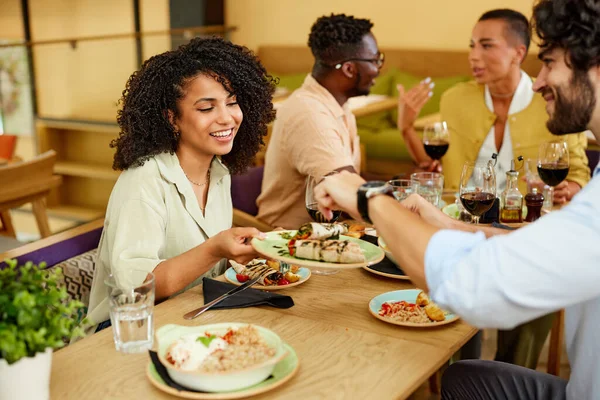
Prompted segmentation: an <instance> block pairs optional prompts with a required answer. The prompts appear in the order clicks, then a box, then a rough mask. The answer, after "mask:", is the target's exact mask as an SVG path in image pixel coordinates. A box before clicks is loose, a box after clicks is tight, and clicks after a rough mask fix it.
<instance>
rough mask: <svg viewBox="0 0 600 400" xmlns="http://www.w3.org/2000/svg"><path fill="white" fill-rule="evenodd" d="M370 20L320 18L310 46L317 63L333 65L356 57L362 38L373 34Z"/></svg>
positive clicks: (310, 37)
mask: <svg viewBox="0 0 600 400" xmlns="http://www.w3.org/2000/svg"><path fill="white" fill-rule="evenodd" d="M372 27H373V23H372V22H371V21H370V20H368V19H362V18H354V17H353V16H351V15H350V16H347V15H345V14H331V15H330V16H323V17H320V18H319V19H318V20H317V21H316V22H315V23H314V24H313V26H312V28H311V29H310V35H309V36H308V46H309V47H310V50H311V51H312V53H313V55H314V56H315V59H316V60H317V61H322V62H324V63H326V64H333V63H337V62H340V61H343V60H345V59H347V58H351V57H354V56H355V55H356V53H357V51H358V50H359V49H360V45H361V42H362V38H363V37H364V36H365V35H366V34H368V33H370V32H371V28H372Z"/></svg>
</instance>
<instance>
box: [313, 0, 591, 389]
mask: <svg viewBox="0 0 600 400" xmlns="http://www.w3.org/2000/svg"><path fill="white" fill-rule="evenodd" d="M533 22H534V25H535V29H536V31H537V34H538V37H540V38H541V46H540V50H541V51H540V59H541V60H542V61H543V63H544V65H543V68H542V70H541V72H540V74H539V76H538V78H537V80H536V82H535V84H534V86H533V89H534V90H535V91H537V92H540V93H541V94H542V95H543V97H544V99H545V100H546V101H547V106H546V110H547V112H548V114H549V116H550V118H549V120H548V124H547V126H548V129H549V130H550V131H551V132H552V133H554V134H557V135H562V134H567V133H571V132H581V131H584V130H585V129H590V130H591V131H592V132H593V133H594V136H595V137H596V139H599V140H600V1H599V0H540V1H538V3H537V4H536V6H535V7H534V10H533ZM599 170H600V168H597V169H596V173H597V174H596V175H595V177H594V178H593V179H592V180H591V181H590V183H589V184H588V185H587V186H586V187H585V188H584V189H583V190H582V191H581V192H580V193H579V194H577V195H576V196H575V197H574V198H573V200H572V201H571V203H570V204H569V205H568V206H566V207H564V208H563V209H562V210H560V211H555V212H552V213H550V214H549V215H547V216H544V217H543V218H541V219H540V220H539V221H537V222H535V223H534V224H531V225H528V226H526V227H524V228H521V229H519V230H517V231H515V232H511V233H510V234H505V235H502V233H506V231H503V230H498V229H494V228H485V227H481V226H475V225H467V224H463V223H460V222H458V221H454V220H452V219H450V218H449V217H446V216H444V215H443V214H442V213H441V212H439V210H437V209H435V208H433V207H430V206H428V204H427V203H426V202H425V201H423V200H422V199H420V198H418V197H413V198H410V199H408V200H407V201H405V202H404V203H403V206H405V207H402V206H400V205H399V204H398V203H397V202H396V201H395V200H393V198H391V197H389V196H378V195H377V194H383V193H386V192H387V190H386V189H385V187H384V186H383V185H381V184H380V183H377V182H370V183H366V184H363V182H364V181H362V179H361V178H360V177H358V176H357V175H352V174H350V173H347V172H342V173H340V174H337V175H333V176H330V177H327V178H326V179H325V180H324V181H323V182H322V183H321V184H320V185H319V186H318V187H317V188H316V190H315V192H316V193H315V195H316V197H317V199H318V201H319V207H320V209H321V212H323V213H324V214H325V215H326V216H329V215H330V213H331V210H332V209H343V210H345V211H347V212H349V213H350V214H352V215H353V216H355V217H362V218H363V219H364V220H366V221H369V220H370V221H372V222H373V223H374V224H375V226H376V227H377V230H378V232H379V233H380V234H381V235H382V236H383V237H384V238H385V241H386V244H388V246H389V247H390V249H391V251H392V253H393V254H394V257H395V258H396V259H397V260H398V261H399V263H400V264H401V265H402V268H403V270H404V271H406V272H407V273H408V275H410V277H411V279H412V281H413V282H414V283H415V284H416V285H417V286H418V287H421V288H424V289H427V290H429V292H430V295H431V297H432V298H433V300H434V301H436V302H437V303H438V304H439V305H440V306H442V307H443V308H446V309H449V310H451V311H453V312H455V313H457V314H459V315H460V316H461V317H462V318H463V319H465V320H466V321H467V322H469V323H471V324H473V325H476V326H478V327H490V328H492V327H493V328H502V329H509V328H513V327H515V326H516V325H519V324H522V323H523V322H526V321H530V320H532V319H534V318H537V317H539V316H541V315H544V314H547V313H550V312H554V311H557V310H560V309H562V308H565V309H566V324H565V334H566V342H567V350H568V354H569V361H570V364H571V371H572V372H571V377H570V380H569V381H566V380H564V379H561V378H558V377H555V376H552V375H548V374H543V373H540V372H536V371H532V370H528V369H525V368H522V367H518V366H514V365H509V364H504V363H499V362H494V361H482V360H470V361H460V362H458V363H455V364H453V365H452V366H450V368H449V369H448V371H447V372H446V374H445V375H444V379H443V383H442V398H443V399H478V400H479V399H505V398H508V399H565V398H566V399H578V400H579V399H599V398H600V342H599V340H598V339H600V336H599V334H598V332H599V329H598V327H599V326H600V325H599V323H600V322H599V321H600V285H599V284H598V282H600V245H599V244H600V175H599V174H598V171H599ZM407 208H408V209H410V210H411V211H413V212H414V213H411V212H410V211H409V210H407ZM415 214H418V215H415ZM492 236H493V237H492ZM486 237H488V238H489V237H491V238H489V239H486Z"/></svg>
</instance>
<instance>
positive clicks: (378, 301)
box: [369, 289, 458, 328]
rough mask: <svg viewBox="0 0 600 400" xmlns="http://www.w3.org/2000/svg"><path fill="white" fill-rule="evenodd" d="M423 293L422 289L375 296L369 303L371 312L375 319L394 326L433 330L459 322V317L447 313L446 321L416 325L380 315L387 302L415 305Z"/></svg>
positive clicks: (396, 291)
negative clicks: (402, 302) (403, 302)
mask: <svg viewBox="0 0 600 400" xmlns="http://www.w3.org/2000/svg"><path fill="white" fill-rule="evenodd" d="M420 292H421V290H420V289H405V290H395V291H392V292H387V293H383V294H380V295H379V296H375V297H373V298H372V299H371V301H370V302H369V312H370V313H371V315H373V316H374V317H375V318H377V319H380V320H382V321H384V322H387V323H389V324H394V325H400V326H408V327H412V328H431V327H434V326H440V325H447V324H450V323H452V322H454V321H457V320H458V315H456V314H453V313H449V312H448V313H446V317H445V318H446V319H445V320H444V321H439V322H426V323H416V322H405V321H396V320H393V319H391V318H388V317H382V316H381V315H379V310H381V306H382V305H383V303H385V302H396V301H402V300H404V301H406V302H409V303H414V302H415V301H416V299H417V295H418V294H419V293H420Z"/></svg>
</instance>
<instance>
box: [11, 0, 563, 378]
mask: <svg viewBox="0 0 600 400" xmlns="http://www.w3.org/2000/svg"><path fill="white" fill-rule="evenodd" d="M23 4H26V5H27V8H28V10H27V11H28V20H29V33H30V38H29V41H30V42H33V43H34V45H33V46H31V47H30V49H31V56H32V59H33V70H32V72H33V74H32V79H31V80H30V82H20V83H19V85H17V90H21V91H29V90H30V84H31V83H33V84H34V90H33V92H32V93H31V101H30V103H31V104H29V103H27V101H22V102H21V103H20V104H19V105H20V106H21V107H24V108H25V110H21V114H19V115H20V118H21V119H22V120H21V121H20V126H30V127H31V129H30V130H29V131H28V130H27V129H25V130H21V131H18V132H17V131H15V132H9V131H8V130H6V132H5V133H7V134H8V133H15V134H17V135H18V140H17V147H16V151H15V156H16V157H18V158H20V159H22V160H29V159H32V158H33V157H35V156H36V155H37V154H40V153H42V152H44V151H47V150H50V149H52V150H54V151H56V153H57V162H56V164H55V166H54V172H55V173H56V174H58V175H60V176H61V177H62V183H61V185H60V187H58V188H57V189H55V190H53V191H52V192H51V194H50V196H49V197H48V200H47V204H48V216H49V224H50V229H51V231H52V233H56V232H60V231H63V230H66V229H68V228H71V227H73V226H77V225H80V224H82V223H84V222H87V221H91V220H95V219H97V218H101V217H102V216H103V214H104V210H105V207H106V204H107V201H108V196H109V194H110V190H111V188H112V186H113V185H114V183H115V182H116V179H117V177H118V175H119V173H118V172H116V171H113V170H112V168H111V164H112V158H113V154H114V150H113V149H111V148H109V143H110V141H111V140H112V139H113V138H114V137H115V136H116V135H117V134H118V127H117V125H116V122H115V117H116V111H117V108H118V105H117V101H118V99H119V98H120V96H121V93H122V91H123V89H124V87H125V83H126V81H127V78H128V77H129V76H130V75H131V73H132V72H133V71H135V70H137V69H138V67H139V63H140V61H141V60H145V59H147V58H149V57H151V56H152V55H154V54H157V53H160V52H163V51H165V50H168V49H170V48H172V47H173V46H176V45H178V44H179V43H181V42H182V41H185V40H186V39H189V37H191V36H189V34H190V33H191V34H193V32H192V30H191V29H190V30H189V32H186V33H183V34H179V35H170V34H169V33H167V31H169V30H172V29H182V28H189V27H197V26H205V25H211V26H214V25H218V26H219V28H218V29H217V30H218V31H220V32H221V33H222V34H223V35H225V36H226V37H228V38H229V39H230V40H232V41H233V42H236V43H239V44H242V45H246V46H248V47H249V48H250V49H252V50H255V51H257V50H258V49H259V47H261V46H265V45H284V46H306V42H307V36H308V32H309V30H310V27H311V25H312V24H313V23H314V21H315V20H316V19H317V18H318V17H319V16H321V15H325V14H330V13H332V12H333V13H342V12H343V13H346V14H351V15H355V16H358V17H364V18H369V19H371V20H372V21H373V22H374V24H375V27H374V33H375V36H376V37H377V40H378V42H379V46H380V47H382V48H398V49H418V50H436V51H437V50H443V51H445V50H448V51H451V50H457V51H462V52H465V54H466V51H467V49H468V43H469V38H470V34H471V29H472V27H473V24H474V22H475V21H476V20H477V18H478V17H479V16H480V15H481V14H482V13H483V12H485V11H487V10H490V9H493V8H512V9H515V10H518V11H520V12H522V13H524V14H525V15H526V16H530V14H531V6H532V4H533V0H458V1H442V0H421V1H409V0H375V1H371V2H367V1H364V0H193V1H191V0H131V1H127V0H103V1H97V0H1V1H0V93H4V91H3V89H5V85H4V82H3V81H2V79H3V77H5V75H4V74H2V73H1V72H2V71H1V69H2V66H3V63H2V57H3V54H5V53H4V50H5V49H3V48H2V47H1V45H2V43H14V42H24V41H26V37H27V35H26V29H25V27H24V24H23V20H24V18H23V10H22V6H23ZM136 15H137V16H139V18H138V19H136ZM136 22H137V23H136ZM136 28H137V29H138V31H139V33H140V39H139V40H136V38H135V37H132V36H129V37H120V38H107V36H111V35H124V36H127V35H131V34H132V33H134V32H136ZM89 37H104V38H99V39H97V40H89V41H86V40H81V39H83V38H89ZM45 41H56V43H43V42H45ZM36 42H37V43H39V44H35V43H36ZM40 42H41V43H40ZM17 49H19V51H21V52H22V53H23V54H25V55H26V54H27V53H26V52H27V47H24V46H19V47H17ZM531 52H533V53H535V52H536V48H535V45H533V47H532V50H531ZM25 60H26V57H25ZM464 61H465V64H466V63H467V60H466V58H465V59H464ZM25 70H27V68H25ZM27 75H28V74H27ZM3 85H4V86H3ZM20 95H21V96H24V94H23V92H21V93H20ZM3 97H6V96H3ZM25 97H27V96H24V98H25ZM0 100H2V99H0ZM4 101H5V100H2V103H0V104H4ZM3 111H4V114H6V112H5V111H6V110H3ZM2 118H3V121H5V120H6V118H7V116H6V115H4V116H3V117H2ZM28 119H29V120H28ZM0 132H1V131H0ZM0 185H2V182H0ZM11 214H12V217H13V222H14V225H15V228H16V230H17V239H19V241H21V242H30V241H33V240H36V239H38V238H39V237H40V235H39V232H38V227H37V226H36V221H35V219H34V216H33V213H32V209H31V206H30V205H25V206H22V207H19V208H18V209H13V210H11ZM2 240H4V239H3V237H2V236H0V252H2V251H4V250H7V248H6V247H4V248H2ZM8 248H10V247H8ZM486 343H491V345H489V346H488V345H484V358H490V357H491V356H493V354H494V351H495V349H494V348H493V346H495V337H487V338H486ZM547 357H548V355H547V345H546V347H545V350H544V354H543V355H542V357H541V358H542V361H541V363H543V362H544V360H546V359H547ZM563 360H566V357H563ZM565 371H567V372H566V374H568V366H567V367H566V368H565ZM562 372H563V371H562V369H561V373H562Z"/></svg>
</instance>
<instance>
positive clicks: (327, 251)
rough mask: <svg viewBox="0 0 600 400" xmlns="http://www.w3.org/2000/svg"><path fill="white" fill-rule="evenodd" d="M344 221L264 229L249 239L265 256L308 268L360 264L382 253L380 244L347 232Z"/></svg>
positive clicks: (357, 265) (341, 267)
mask: <svg viewBox="0 0 600 400" xmlns="http://www.w3.org/2000/svg"><path fill="white" fill-rule="evenodd" d="M347 232H348V226H347V225H345V224H337V223H334V224H321V223H316V222H309V223H306V224H304V225H302V226H301V227H300V228H299V229H298V230H287V231H273V232H267V233H266V236H267V237H266V238H265V239H263V240H260V239H257V238H254V239H252V242H251V243H252V246H253V247H254V249H255V250H256V251H257V252H258V253H260V254H262V255H263V256H265V257H267V258H271V259H274V260H278V261H283V262H285V263H288V264H293V265H298V266H301V267H308V268H311V267H312V268H334V269H348V268H361V267H364V266H367V265H372V264H376V263H378V262H380V261H381V260H383V258H384V257H385V253H384V252H383V250H382V249H381V248H379V247H378V246H375V245H373V244H371V243H369V242H367V241H364V240H361V239H357V238H354V237H350V236H344V234H345V233H347Z"/></svg>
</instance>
